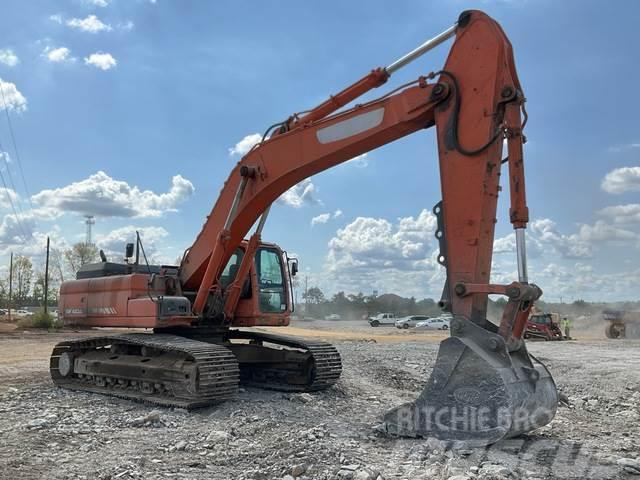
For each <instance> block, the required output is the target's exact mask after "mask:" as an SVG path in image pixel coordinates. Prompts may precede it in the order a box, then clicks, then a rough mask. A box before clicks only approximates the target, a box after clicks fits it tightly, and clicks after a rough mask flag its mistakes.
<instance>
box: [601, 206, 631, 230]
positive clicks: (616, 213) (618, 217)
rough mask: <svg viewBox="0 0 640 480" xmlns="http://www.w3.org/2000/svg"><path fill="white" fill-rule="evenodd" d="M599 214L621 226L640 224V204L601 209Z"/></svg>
mask: <svg viewBox="0 0 640 480" xmlns="http://www.w3.org/2000/svg"><path fill="white" fill-rule="evenodd" d="M598 214H600V215H602V216H603V217H606V218H607V220H609V221H611V222H613V223H615V224H619V225H627V224H630V223H640V204H639V203H630V204H627V205H614V206H611V207H605V208H603V209H601V210H600V211H599V212H598Z"/></svg>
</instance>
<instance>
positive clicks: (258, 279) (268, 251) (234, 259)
mask: <svg viewBox="0 0 640 480" xmlns="http://www.w3.org/2000/svg"><path fill="white" fill-rule="evenodd" d="M244 247H245V245H242V246H240V247H238V248H237V249H236V251H235V252H234V253H233V255H231V258H230V259H229V261H228V262H227V265H226V267H225V268H224V270H223V271H222V275H221V276H220V283H221V285H222V287H223V288H227V287H229V286H230V285H231V283H233V281H234V280H235V278H236V275H237V273H238V269H239V268H240V264H241V262H242V258H243V257H244V252H245V250H244ZM297 272H298V261H297V259H295V258H289V257H288V255H287V254H286V252H284V251H283V250H282V249H281V248H280V247H278V246H277V245H275V244H267V243H262V244H260V246H259V247H258V248H257V250H256V253H255V258H254V262H253V265H252V266H251V271H250V273H249V278H247V280H246V281H245V283H244V285H243V287H242V294H241V296H240V302H239V304H238V312H237V317H241V318H244V317H245V315H244V314H243V313H244V312H247V311H248V308H249V306H250V308H251V310H252V311H253V312H255V313H254V314H255V315H257V316H259V317H261V319H262V321H265V320H267V319H268V318H269V317H273V316H274V315H275V316H280V315H287V316H288V315H289V314H290V313H291V312H292V311H293V309H294V305H293V285H292V277H294V276H295V275H296V273H297ZM274 318H277V317H274ZM267 321H268V320H267ZM287 321H288V320H287ZM261 324H264V323H261ZM278 324H280V321H278Z"/></svg>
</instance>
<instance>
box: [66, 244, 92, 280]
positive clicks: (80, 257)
mask: <svg viewBox="0 0 640 480" xmlns="http://www.w3.org/2000/svg"><path fill="white" fill-rule="evenodd" d="M64 259H65V262H66V263H67V266H68V267H69V270H71V272H73V274H74V275H75V274H76V273H78V270H80V267H81V266H82V265H85V264H87V263H92V262H97V261H98V249H97V247H96V246H95V245H92V244H89V243H84V242H79V243H76V244H75V245H73V247H71V248H69V249H67V250H65V252H64Z"/></svg>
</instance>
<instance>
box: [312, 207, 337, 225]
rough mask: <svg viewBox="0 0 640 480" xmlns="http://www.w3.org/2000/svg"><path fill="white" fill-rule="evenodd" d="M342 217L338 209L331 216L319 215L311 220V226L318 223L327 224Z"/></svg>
mask: <svg viewBox="0 0 640 480" xmlns="http://www.w3.org/2000/svg"><path fill="white" fill-rule="evenodd" d="M341 216H342V210H340V209H338V210H336V211H335V212H333V214H331V213H321V214H320V215H317V216H315V217H313V218H312V219H311V226H312V227H313V226H314V225H318V224H320V223H327V222H328V221H329V220H331V219H332V218H333V219H336V218H340V217H341Z"/></svg>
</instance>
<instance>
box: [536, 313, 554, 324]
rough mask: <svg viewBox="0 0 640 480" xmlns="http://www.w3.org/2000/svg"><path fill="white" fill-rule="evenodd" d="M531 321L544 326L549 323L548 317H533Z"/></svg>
mask: <svg viewBox="0 0 640 480" xmlns="http://www.w3.org/2000/svg"><path fill="white" fill-rule="evenodd" d="M531 321H532V322H534V323H542V324H544V325H549V324H550V323H551V316H550V315H535V316H533V317H531Z"/></svg>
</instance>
